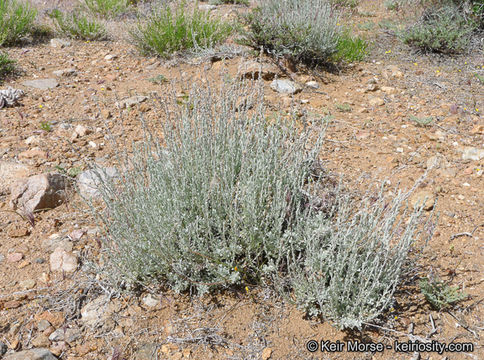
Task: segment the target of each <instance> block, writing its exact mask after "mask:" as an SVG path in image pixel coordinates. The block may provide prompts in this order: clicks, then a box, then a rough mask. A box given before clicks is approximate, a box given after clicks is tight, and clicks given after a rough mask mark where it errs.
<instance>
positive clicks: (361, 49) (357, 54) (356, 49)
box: [332, 32, 368, 62]
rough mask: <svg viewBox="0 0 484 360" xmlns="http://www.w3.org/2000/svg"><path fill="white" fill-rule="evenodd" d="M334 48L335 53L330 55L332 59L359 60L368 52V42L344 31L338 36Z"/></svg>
mask: <svg viewBox="0 0 484 360" xmlns="http://www.w3.org/2000/svg"><path fill="white" fill-rule="evenodd" d="M336 49H337V50H336V53H335V54H334V55H333V56H332V59H333V60H334V61H349V62H354V61H361V60H363V59H364V58H365V56H366V55H367V54H368V43H367V42H366V41H365V40H364V39H362V38H360V37H357V36H352V35H350V34H349V33H348V32H346V33H343V34H341V36H340V37H339V38H338V44H337V47H336Z"/></svg>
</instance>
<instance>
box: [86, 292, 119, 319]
mask: <svg viewBox="0 0 484 360" xmlns="http://www.w3.org/2000/svg"><path fill="white" fill-rule="evenodd" d="M108 304H109V299H108V298H107V296H100V297H98V298H97V299H95V300H93V301H91V302H89V303H87V304H86V305H84V307H83V308H82V309H81V321H82V322H83V323H84V324H86V325H87V326H94V325H96V324H98V323H101V322H102V321H104V320H105V319H107V318H108V317H109V316H110V315H111V314H112V313H113V310H112V308H111V307H109V306H108Z"/></svg>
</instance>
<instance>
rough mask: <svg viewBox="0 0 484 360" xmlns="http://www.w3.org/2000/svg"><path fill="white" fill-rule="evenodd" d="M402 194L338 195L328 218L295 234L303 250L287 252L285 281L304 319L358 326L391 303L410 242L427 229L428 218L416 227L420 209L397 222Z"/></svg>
mask: <svg viewBox="0 0 484 360" xmlns="http://www.w3.org/2000/svg"><path fill="white" fill-rule="evenodd" d="M407 196H408V194H405V193H402V192H399V193H398V194H397V196H395V197H394V198H393V199H392V200H389V199H386V198H385V196H384V195H383V191H381V192H380V193H377V194H375V195H374V196H366V197H364V198H363V200H361V201H358V202H355V201H354V200H351V199H350V197H349V196H347V195H344V194H340V195H339V197H338V203H337V205H336V210H335V211H336V212H337V214H336V215H335V217H334V219H325V218H323V217H321V216H319V218H317V219H316V220H313V222H312V223H311V224H310V225H309V226H307V227H306V229H304V230H303V231H302V232H301V234H302V235H301V236H302V237H303V241H302V242H303V244H304V245H303V248H304V249H305V251H304V253H303V255H301V252H300V251H299V250H298V249H297V248H296V251H293V252H291V253H290V254H289V256H290V259H289V260H288V263H289V271H288V275H287V278H288V279H289V280H286V282H285V283H286V284H289V288H290V289H293V291H294V295H295V298H296V302H297V303H298V304H299V305H300V306H301V307H302V308H304V309H305V310H306V311H307V312H308V313H309V314H310V315H323V316H324V317H325V318H327V319H331V320H333V321H334V322H336V323H337V324H338V325H339V326H340V327H341V328H361V327H362V325H363V324H364V323H368V322H370V321H372V320H374V319H375V318H377V317H378V316H380V315H381V314H382V313H383V312H384V310H385V309H386V308H387V307H388V306H389V305H390V304H391V302H392V300H393V294H394V292H395V290H396V288H397V286H398V284H399V283H400V281H401V279H402V277H403V276H404V275H405V274H406V273H407V272H408V271H409V269H410V268H411V264H412V262H411V261H410V260H409V259H410V257H409V253H410V252H411V251H412V248H413V246H414V244H415V243H416V241H417V239H421V238H422V237H423V238H426V240H428V238H430V236H431V235H432V231H433V230H432V226H431V224H432V223H431V217H429V218H428V219H427V221H426V223H425V225H424V226H421V220H422V211H423V210H422V208H420V209H416V210H414V211H413V212H412V213H411V214H410V216H408V222H407V223H406V224H405V223H404V222H403V219H406V205H405V204H406V198H407ZM402 212H403V215H402ZM422 229H427V230H428V231H427V230H426V231H425V232H424V231H423V230H422ZM299 247H301V245H300V246H299ZM286 286H287V285H286Z"/></svg>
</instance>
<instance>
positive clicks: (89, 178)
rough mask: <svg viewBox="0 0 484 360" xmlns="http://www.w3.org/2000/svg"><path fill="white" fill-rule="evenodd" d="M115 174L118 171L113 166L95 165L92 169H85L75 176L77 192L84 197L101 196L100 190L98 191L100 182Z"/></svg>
mask: <svg viewBox="0 0 484 360" xmlns="http://www.w3.org/2000/svg"><path fill="white" fill-rule="evenodd" d="M117 176H118V171H117V170H116V168H114V167H106V168H101V167H97V168H95V169H92V170H86V171H84V172H82V173H80V174H79V176H78V177H77V186H78V189H79V193H80V195H81V196H82V197H84V198H88V199H90V198H96V197H97V198H99V197H101V192H100V191H99V187H100V186H101V183H102V182H104V181H109V180H110V179H112V178H115V177H117Z"/></svg>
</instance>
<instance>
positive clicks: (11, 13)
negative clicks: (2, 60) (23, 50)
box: [0, 0, 37, 46]
mask: <svg viewBox="0 0 484 360" xmlns="http://www.w3.org/2000/svg"><path fill="white" fill-rule="evenodd" d="M36 16H37V10H36V9H35V8H33V7H32V6H31V5H29V3H27V2H20V1H17V0H0V46H8V45H12V44H14V43H16V42H18V41H20V39H21V38H22V37H23V36H25V35H28V34H29V33H30V32H31V31H32V30H33V29H34V21H35V18H36Z"/></svg>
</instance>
